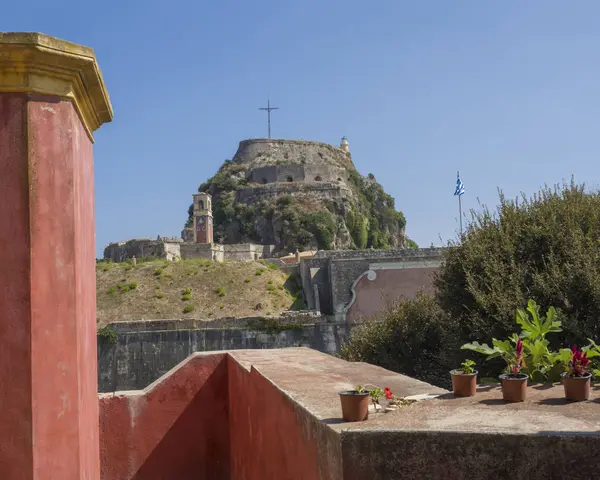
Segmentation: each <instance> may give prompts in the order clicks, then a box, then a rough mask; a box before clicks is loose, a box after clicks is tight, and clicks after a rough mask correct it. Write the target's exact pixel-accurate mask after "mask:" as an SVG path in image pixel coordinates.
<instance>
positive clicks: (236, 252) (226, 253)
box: [104, 237, 275, 262]
mask: <svg viewBox="0 0 600 480" xmlns="http://www.w3.org/2000/svg"><path fill="white" fill-rule="evenodd" d="M274 248H275V247H274V246H273V245H256V244H253V243H238V244H233V245H221V244H218V243H192V242H186V241H184V240H182V239H180V238H161V237H158V238H157V239H156V240H152V239H150V238H141V239H134V240H129V241H127V242H120V243H111V244H109V245H108V246H107V247H106V248H105V249H104V259H105V260H110V261H112V262H124V261H125V260H127V259H129V258H133V257H136V258H150V257H152V258H163V259H165V260H168V261H178V260H182V259H183V260H186V259H193V258H206V259H209V260H213V261H215V262H224V261H226V260H233V261H251V260H260V259H263V258H269V257H271V256H272V252H273V249H274Z"/></svg>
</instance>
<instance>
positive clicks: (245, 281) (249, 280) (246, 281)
mask: <svg viewBox="0 0 600 480" xmlns="http://www.w3.org/2000/svg"><path fill="white" fill-rule="evenodd" d="M251 281H252V279H251V278H246V279H244V283H250V282H251Z"/></svg>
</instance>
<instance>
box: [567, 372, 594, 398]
mask: <svg viewBox="0 0 600 480" xmlns="http://www.w3.org/2000/svg"><path fill="white" fill-rule="evenodd" d="M562 377H563V385H564V387H565V398H566V399H567V400H570V401H572V402H583V401H584V400H589V399H590V386H591V383H592V374H591V373H588V374H587V375H584V376H583V377H570V376H569V375H568V374H567V373H563V374H562Z"/></svg>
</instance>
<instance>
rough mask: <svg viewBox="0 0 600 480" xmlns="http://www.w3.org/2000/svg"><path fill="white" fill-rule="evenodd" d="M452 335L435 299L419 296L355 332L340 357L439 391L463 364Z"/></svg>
mask: <svg viewBox="0 0 600 480" xmlns="http://www.w3.org/2000/svg"><path fill="white" fill-rule="evenodd" d="M456 332H457V330H456V324H455V322H454V321H453V320H452V319H451V318H450V316H449V315H448V314H447V313H446V312H444V311H443V310H442V309H441V308H440V306H439V304H438V303H437V301H436V299H435V297H434V296H433V295H431V294H427V293H419V294H417V296H416V298H415V299H414V300H402V301H399V302H397V303H395V304H394V305H392V306H391V307H390V308H388V309H387V310H386V311H385V312H384V313H382V314H381V315H380V316H378V317H376V318H372V319H369V320H367V321H366V322H365V323H363V324H362V325H360V326H358V327H355V328H354V330H353V331H352V334H351V335H350V339H349V341H348V343H347V344H345V345H343V346H342V348H341V350H340V356H341V357H342V358H343V359H345V360H348V361H352V362H368V363H373V364H375V365H380V366H382V367H384V368H387V369H389V370H393V371H396V372H402V373H404V374H406V375H410V376H412V377H416V378H420V379H422V380H425V381H428V382H431V383H435V384H441V385H443V384H445V383H446V382H447V381H448V379H449V375H448V372H449V371H450V370H451V369H452V368H456V367H457V366H458V365H459V364H460V362H461V361H462V360H464V358H462V355H463V354H462V352H460V346H461V343H460V341H459V338H458V336H457V335H456ZM461 359H462V360H461Z"/></svg>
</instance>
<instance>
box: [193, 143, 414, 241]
mask: <svg viewBox="0 0 600 480" xmlns="http://www.w3.org/2000/svg"><path fill="white" fill-rule="evenodd" d="M198 191H199V192H200V193H201V194H205V195H199V194H197V195H195V196H194V197H195V202H194V204H192V205H191V206H190V208H189V210H188V220H187V223H186V226H185V228H184V230H183V232H182V238H183V240H184V241H185V242H198V241H199V239H198V238H197V237H195V236H194V235H195V232H196V235H198V232H199V230H195V229H194V217H195V216H196V217H197V216H198V215H199V213H200V212H199V211H198V210H199V208H200V206H199V205H202V208H205V207H206V201H207V200H206V199H207V198H209V197H208V196H210V198H211V199H212V212H211V215H210V217H208V216H206V217H204V218H205V220H206V222H210V224H211V229H212V235H214V237H213V238H214V241H215V242H218V243H223V244H245V243H251V244H261V245H274V246H275V250H276V251H282V250H284V251H295V250H296V249H297V248H298V249H300V250H302V249H309V248H318V249H322V250H332V249H350V248H358V249H360V248H369V247H373V248H375V249H377V248H402V247H403V246H404V239H405V236H404V227H405V223H406V222H405V219H404V215H403V214H402V213H401V212H398V211H396V209H395V205H394V199H393V198H392V197H391V196H390V195H389V194H387V193H385V192H384V190H383V187H382V186H381V185H380V184H378V183H377V181H376V180H375V177H374V176H373V175H371V174H369V175H368V176H367V177H363V176H361V175H360V174H359V173H358V172H357V170H356V167H355V166H354V163H353V162H352V156H351V154H350V148H349V144H348V140H347V139H346V138H345V137H344V138H343V139H342V141H341V143H340V146H339V147H334V146H332V145H329V144H326V143H321V142H313V141H306V140H277V139H252V140H244V141H242V142H240V144H239V147H238V150H237V152H236V154H235V156H234V157H233V159H232V160H227V161H225V162H224V163H223V165H222V166H221V168H220V169H219V170H218V172H217V173H216V174H215V175H214V176H213V177H212V178H210V179H208V180H207V181H206V182H205V183H203V184H201V185H200V187H199V189H198ZM200 197H202V198H200ZM200 202H202V203H200ZM204 218H203V219H202V220H201V222H204V221H205V220H204ZM201 235H205V233H201Z"/></svg>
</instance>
